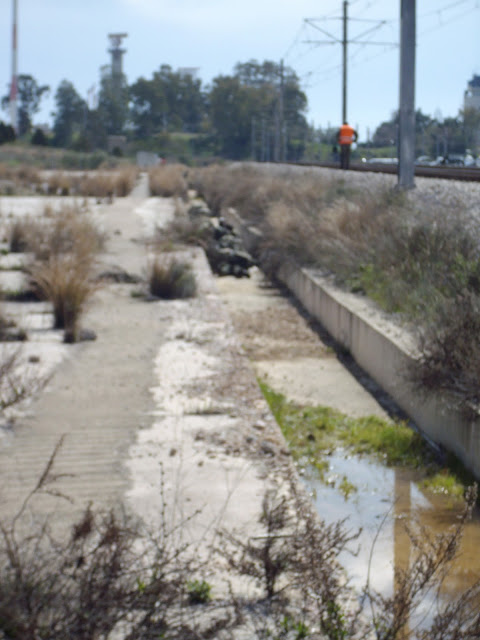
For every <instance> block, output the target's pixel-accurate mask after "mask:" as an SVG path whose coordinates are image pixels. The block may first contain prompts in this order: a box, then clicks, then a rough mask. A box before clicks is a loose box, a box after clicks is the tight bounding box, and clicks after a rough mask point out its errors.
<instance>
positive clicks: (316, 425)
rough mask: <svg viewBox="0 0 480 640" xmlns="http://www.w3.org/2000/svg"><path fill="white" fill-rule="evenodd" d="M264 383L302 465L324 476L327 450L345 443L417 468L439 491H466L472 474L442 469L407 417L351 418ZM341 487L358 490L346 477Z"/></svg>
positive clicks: (355, 450) (358, 451)
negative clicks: (404, 420)
mask: <svg viewBox="0 0 480 640" xmlns="http://www.w3.org/2000/svg"><path fill="white" fill-rule="evenodd" d="M259 384H260V388H261V390H262V392H263V394H264V396H265V399H266V400H267V402H268V404H269V406H270V409H271V411H272V413H273V415H274V416H275V419H276V421H277V423H278V424H279V426H280V428H281V430H282V432H283V434H284V436H285V439H286V441H287V443H288V446H289V448H290V451H291V452H292V455H293V457H294V459H295V460H296V461H297V462H298V463H299V464H300V465H302V466H307V465H308V466H312V467H314V468H315V469H316V470H317V472H318V473H319V476H320V478H323V477H324V474H325V472H326V471H327V470H328V454H329V453H330V452H331V451H334V450H335V449H336V448H337V447H339V446H341V447H345V448H346V449H348V451H350V452H353V453H356V454H358V455H368V456H372V457H374V458H375V459H377V460H379V461H380V462H382V463H383V464H385V465H387V466H403V467H409V468H411V469H418V470H419V472H420V473H421V474H424V476H425V477H424V479H423V484H424V486H425V488H427V489H430V490H432V491H433V492H435V493H443V494H445V495H449V496H452V497H461V495H462V494H463V492H464V488H465V486H467V484H468V481H469V480H470V479H469V478H465V482H464V481H463V478H462V476H461V474H460V473H459V471H458V470H457V469H454V468H453V466H451V468H450V469H449V470H448V471H446V470H444V469H442V468H441V467H440V466H439V465H438V463H436V462H435V460H434V458H433V454H432V453H431V451H430V449H429V447H428V445H427V444H426V442H425V441H424V440H423V439H422V437H421V436H420V434H419V433H417V432H416V431H414V430H413V429H411V428H410V427H408V426H407V425H406V424H405V423H402V422H393V421H391V420H385V419H383V418H380V417H378V416H367V417H360V418H351V417H349V416H346V415H345V414H343V413H341V412H340V411H336V410H335V409H331V408H329V407H302V406H299V405H296V404H294V403H292V402H289V401H288V400H287V399H286V398H285V396H283V395H282V394H281V393H277V392H275V391H273V389H271V388H270V387H268V385H267V384H265V383H264V382H261V381H260V382H259ZM338 489H339V490H340V491H341V492H342V493H343V495H344V496H345V498H348V497H349V495H350V494H351V493H352V492H353V491H355V490H356V488H355V486H354V485H353V484H351V482H349V480H348V479H347V478H346V477H344V478H343V480H342V481H341V482H340V484H339V486H338Z"/></svg>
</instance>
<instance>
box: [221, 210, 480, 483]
mask: <svg viewBox="0 0 480 640" xmlns="http://www.w3.org/2000/svg"><path fill="white" fill-rule="evenodd" d="M224 215H225V217H226V218H227V219H228V220H229V222H230V223H231V224H233V225H234V226H235V227H236V229H237V231H238V233H239V234H240V235H241V237H242V239H243V241H244V243H245V247H246V249H247V250H248V251H250V252H252V253H253V254H254V255H255V249H256V248H257V247H258V245H259V242H260V240H261V233H260V232H259V230H258V229H256V228H254V227H250V226H248V225H247V224H246V223H245V222H244V221H243V220H242V219H241V218H240V216H239V215H238V213H237V212H235V211H234V210H232V209H229V210H228V211H227V212H225V213H224ZM276 276H277V278H278V279H279V280H280V281H281V282H282V283H283V284H285V286H286V287H287V288H288V289H289V290H290V291H291V292H292V294H293V295H294V296H295V297H296V298H297V300H298V301H299V302H300V303H301V304H302V306H303V307H304V308H305V309H306V310H307V311H308V313H309V314H310V315H311V316H312V317H313V318H315V319H316V320H318V321H319V322H320V323H321V324H322V325H323V326H324V327H325V329H326V330H327V331H328V333H329V334H330V335H331V336H332V337H333V338H334V339H335V340H336V341H337V342H338V343H339V344H340V345H341V346H343V347H344V348H345V349H347V350H348V351H349V352H350V353H351V354H352V356H353V358H354V359H355V361H356V362H357V363H358V364H359V365H360V366H361V367H362V369H364V370H365V371H366V372H367V373H368V374H369V375H370V376H371V377H372V378H373V379H374V380H375V381H376V382H377V384H379V385H380V387H381V388H382V389H384V390H385V391H387V392H388V393H389V394H390V396H391V397H392V398H393V399H394V400H395V402H396V403H397V404H398V406H399V407H400V408H401V409H403V411H405V413H406V414H407V415H408V416H410V417H411V419H412V420H413V421H414V422H415V423H416V425H417V426H418V428H419V429H420V431H422V432H423V433H424V434H425V435H426V436H427V437H428V438H430V439H431V440H433V441H434V442H435V443H437V444H439V445H441V446H442V447H444V448H445V449H446V450H448V451H450V452H452V453H454V454H455V455H456V456H457V457H458V458H459V459H460V460H461V461H462V462H463V464H464V465H465V466H466V467H467V468H468V469H469V470H470V471H471V472H472V473H473V474H474V475H475V477H476V478H479V479H480V416H474V417H472V416H468V417H467V416H466V415H464V413H462V412H461V411H460V410H459V409H457V408H456V407H454V406H453V402H452V400H451V398H449V397H448V395H447V394H429V395H428V397H427V396H426V395H424V394H422V393H420V392H419V391H418V390H415V389H414V388H412V386H411V384H409V382H408V380H407V375H406V374H407V371H408V369H409V367H410V366H412V364H413V362H414V355H415V352H414V348H413V341H412V340H409V336H407V335H405V334H402V332H401V331H400V330H399V328H398V327H397V326H395V325H393V323H391V324H388V322H386V321H385V320H384V319H382V322H381V326H380V323H377V322H376V321H375V317H374V316H375V313H372V312H371V311H370V313H368V311H367V309H368V305H364V306H365V310H364V311H362V310H359V309H358V308H357V307H358V305H353V304H351V303H350V302H349V298H350V299H352V300H353V298H354V296H353V294H352V295H346V294H344V292H341V291H339V290H338V289H336V288H335V287H333V286H332V285H331V284H330V283H328V282H327V281H326V279H325V278H322V277H321V276H320V275H318V273H315V271H314V270H311V269H302V268H300V267H298V266H296V265H293V264H288V263H284V264H282V265H281V266H280V268H279V269H278V270H277V273H276Z"/></svg>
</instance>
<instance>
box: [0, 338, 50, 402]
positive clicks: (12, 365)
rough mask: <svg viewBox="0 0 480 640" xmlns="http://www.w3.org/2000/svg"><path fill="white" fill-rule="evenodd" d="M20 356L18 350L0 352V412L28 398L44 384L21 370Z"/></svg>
mask: <svg viewBox="0 0 480 640" xmlns="http://www.w3.org/2000/svg"><path fill="white" fill-rule="evenodd" d="M3 346H4V347H5V346H6V345H3ZM20 355H21V352H20V350H18V349H15V350H14V351H12V350H9V349H6V348H2V350H1V352H0V411H5V409H7V408H8V407H11V406H13V405H16V404H18V403H19V402H21V401H22V400H24V399H25V398H29V397H30V396H32V395H33V394H34V393H35V392H36V391H38V390H39V389H40V388H41V387H42V386H43V385H44V383H45V381H42V380H40V379H38V378H36V377H34V376H32V375H30V374H28V373H25V372H24V371H23V370H22V367H21V364H20Z"/></svg>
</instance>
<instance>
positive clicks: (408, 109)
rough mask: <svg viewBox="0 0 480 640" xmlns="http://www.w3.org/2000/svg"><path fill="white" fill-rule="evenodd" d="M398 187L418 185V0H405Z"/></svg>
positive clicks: (403, 10)
mask: <svg viewBox="0 0 480 640" xmlns="http://www.w3.org/2000/svg"><path fill="white" fill-rule="evenodd" d="M401 3H402V4H401V9H400V107H399V116H400V118H399V120H400V130H399V142H398V154H399V157H398V161H399V162H398V186H399V188H401V189H413V187H414V186H415V180H414V178H415V47H416V7H415V0H401Z"/></svg>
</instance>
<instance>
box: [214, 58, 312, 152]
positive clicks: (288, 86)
mask: <svg viewBox="0 0 480 640" xmlns="http://www.w3.org/2000/svg"><path fill="white" fill-rule="evenodd" d="M208 102H209V105H210V110H209V115H210V123H211V128H212V132H213V134H214V136H215V137H216V138H217V141H218V147H219V151H220V152H221V153H222V154H224V155H227V156H229V157H232V158H244V157H247V156H249V155H250V156H253V157H254V158H256V159H260V160H268V159H273V158H274V151H275V150H277V152H278V150H279V147H283V148H282V150H281V153H280V154H279V155H281V156H283V155H284V150H286V152H287V153H286V156H287V159H288V158H295V159H297V158H299V157H300V156H301V155H302V153H303V149H304V146H305V139H306V137H307V133H308V124H307V122H306V119H305V116H304V111H305V110H306V107H307V98H306V96H305V94H304V93H303V92H302V91H301V89H300V86H299V82H298V78H297V76H296V74H295V72H294V71H293V70H292V69H290V68H288V67H287V68H284V69H282V67H281V65H279V64H277V63H275V62H272V61H269V60H266V61H264V62H263V63H259V62H257V61H256V60H250V61H249V62H246V63H239V64H237V65H236V67H235V73H234V75H233V76H219V77H218V78H215V79H214V80H213V83H212V87H211V89H210V92H209V94H208ZM282 104H283V111H282V109H281V105H282ZM282 112H283V118H282Z"/></svg>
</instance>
